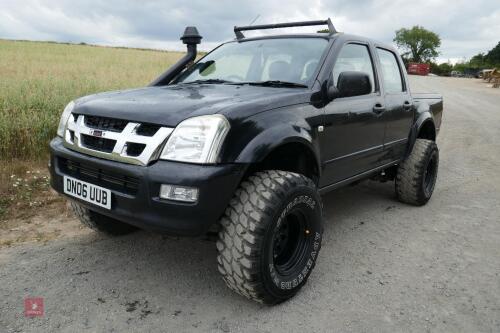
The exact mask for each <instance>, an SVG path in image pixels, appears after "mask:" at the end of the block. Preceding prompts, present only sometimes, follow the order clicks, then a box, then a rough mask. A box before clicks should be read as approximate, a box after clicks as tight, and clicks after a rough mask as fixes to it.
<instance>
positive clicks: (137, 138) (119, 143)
mask: <svg viewBox="0 0 500 333" xmlns="http://www.w3.org/2000/svg"><path fill="white" fill-rule="evenodd" d="M173 130H174V129H173V128H170V127H164V126H159V125H154V124H150V123H138V122H133V121H128V120H122V119H112V118H107V117H99V116H87V115H82V114H76V115H73V117H70V118H69V119H68V123H67V125H66V131H65V133H64V146H65V147H66V148H69V149H72V150H75V151H78V152H80V153H83V154H88V155H92V156H95V157H100V158H104V159H108V160H113V161H118V162H123V163H130V164H136V165H142V166H145V165H148V164H149V163H150V162H152V161H153V160H155V159H157V158H158V156H157V153H158V149H159V148H160V147H161V146H162V145H163V144H164V142H165V140H166V139H167V138H168V137H169V135H170V134H171V133H172V131H173Z"/></svg>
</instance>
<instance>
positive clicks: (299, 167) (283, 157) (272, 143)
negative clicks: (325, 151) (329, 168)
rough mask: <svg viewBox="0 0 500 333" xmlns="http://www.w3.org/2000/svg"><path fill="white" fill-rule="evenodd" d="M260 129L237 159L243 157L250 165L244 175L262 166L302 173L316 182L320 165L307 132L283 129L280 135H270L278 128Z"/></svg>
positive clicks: (262, 168) (240, 159) (317, 154)
mask: <svg viewBox="0 0 500 333" xmlns="http://www.w3.org/2000/svg"><path fill="white" fill-rule="evenodd" d="M273 132H274V134H273V135H272V136H271V137H270V136H269V134H270V133H265V132H263V133H261V134H260V135H259V136H257V137H256V138H255V139H254V140H252V142H250V143H249V144H248V145H247V147H245V149H244V150H243V151H242V153H241V154H240V156H239V157H238V160H237V161H245V162H246V163H248V164H249V165H250V166H249V168H248V169H247V171H246V173H245V177H243V178H246V177H247V176H249V175H251V174H252V173H254V172H257V171H262V170H282V171H290V172H295V173H299V174H303V175H305V176H306V177H308V178H310V179H312V180H313V181H314V182H315V183H316V184H318V182H319V179H320V175H321V168H320V165H321V164H320V161H319V153H318V152H317V149H318V148H317V147H315V145H314V144H313V143H312V138H311V137H310V135H309V133H308V132H305V133H304V131H300V133H297V132H295V133H293V134H291V133H287V134H289V135H288V136H286V135H283V136H282V137H281V138H279V139H278V138H276V137H274V135H275V133H276V132H278V131H273Z"/></svg>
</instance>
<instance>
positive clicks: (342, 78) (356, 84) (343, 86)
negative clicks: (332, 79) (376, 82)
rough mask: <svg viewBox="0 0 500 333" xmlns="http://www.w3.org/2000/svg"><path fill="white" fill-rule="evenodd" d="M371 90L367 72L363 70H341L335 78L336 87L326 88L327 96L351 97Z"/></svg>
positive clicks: (365, 93)
mask: <svg viewBox="0 0 500 333" xmlns="http://www.w3.org/2000/svg"><path fill="white" fill-rule="evenodd" d="M371 92H372V84H371V82H370V77H369V76H368V74H366V73H363V72H354V71H348V72H342V73H340V75H339V78H338V80H337V87H334V86H330V87H329V88H328V93H327V94H328V98H329V99H330V100H333V99H335V98H338V97H352V96H361V95H367V94H369V93H371Z"/></svg>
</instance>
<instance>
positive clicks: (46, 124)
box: [0, 40, 182, 161]
mask: <svg viewBox="0 0 500 333" xmlns="http://www.w3.org/2000/svg"><path fill="white" fill-rule="evenodd" d="M181 56H182V53H180V52H161V51H151V50H137V49H125V48H110V47H96V46H88V45H68V44H56V43H42V42H26V41H6V40H0V160H3V161H9V160H14V159H16V160H29V161H36V160H44V159H46V157H47V151H48V148H47V146H48V143H49V141H50V139H51V138H53V137H54V136H55V134H56V129H57V124H58V121H59V116H60V114H61V112H62V110H63V108H64V106H65V105H66V104H67V103H68V102H70V101H71V100H73V99H75V98H77V97H80V96H84V95H88V94H92V93H96V92H101V91H108V90H116V89H123V88H131V87H140V86H144V85H146V84H148V83H149V82H151V81H152V80H153V79H154V78H155V77H156V76H158V75H159V74H160V73H161V72H163V71H164V70H165V69H166V68H168V67H169V66H170V65H172V64H173V63H174V62H175V61H176V60H177V59H179V58H180V57H181Z"/></svg>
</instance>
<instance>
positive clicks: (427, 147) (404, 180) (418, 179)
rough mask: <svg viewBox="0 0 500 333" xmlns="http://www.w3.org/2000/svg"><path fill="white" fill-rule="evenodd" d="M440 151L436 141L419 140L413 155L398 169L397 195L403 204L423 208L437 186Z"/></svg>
mask: <svg viewBox="0 0 500 333" xmlns="http://www.w3.org/2000/svg"><path fill="white" fill-rule="evenodd" d="M438 166H439V150H438V147H437V145H436V143H435V142H434V141H431V140H426V139H417V140H416V141H415V145H414V146H413V150H412V152H411V154H410V155H409V156H408V158H407V159H406V160H404V161H403V162H402V163H401V165H400V166H399V167H398V170H397V174H396V195H397V197H398V199H399V200H400V201H402V202H405V203H409V204H412V205H416V206H422V205H425V204H426V203H427V201H429V199H430V198H431V196H432V193H433V192H434V186H435V185H436V179H437V173H438Z"/></svg>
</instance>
